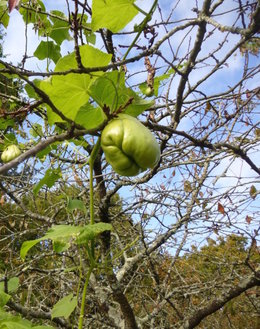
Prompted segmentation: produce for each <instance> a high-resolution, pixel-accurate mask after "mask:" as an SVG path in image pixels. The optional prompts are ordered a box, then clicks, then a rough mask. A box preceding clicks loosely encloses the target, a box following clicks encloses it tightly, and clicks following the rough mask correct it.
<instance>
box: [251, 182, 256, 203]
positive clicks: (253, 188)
mask: <svg viewBox="0 0 260 329" xmlns="http://www.w3.org/2000/svg"><path fill="white" fill-rule="evenodd" d="M249 194H250V196H251V198H252V199H253V200H254V199H255V198H256V194H257V189H256V187H255V186H254V185H252V186H251V187H250V191H249Z"/></svg>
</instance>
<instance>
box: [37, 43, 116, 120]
mask: <svg viewBox="0 0 260 329" xmlns="http://www.w3.org/2000/svg"><path fill="white" fill-rule="evenodd" d="M80 54H81V60H82V64H83V65H84V66H86V67H95V66H105V65H107V64H108V63H109V62H110V60H111V55H110V54H105V53H103V52H102V51H100V50H98V49H96V48H93V47H91V46H89V45H85V46H82V47H80ZM76 68H77V62H76V58H75V53H74V52H73V53H72V54H69V55H67V56H64V57H63V58H61V59H60V60H59V61H58V63H57V65H56V67H55V72H62V71H67V70H70V69H76ZM98 74H102V73H98ZM94 79H95V77H94V76H90V75H89V74H75V73H70V74H67V75H65V76H59V75H58V76H53V78H52V79H51V80H50V79H46V80H43V81H42V82H41V85H40V88H41V89H42V90H43V91H44V92H45V93H46V94H47V95H48V96H49V97H50V99H51V101H52V102H53V103H54V105H55V106H56V107H57V108H58V109H59V110H60V111H61V112H62V113H63V114H64V115H65V116H66V117H67V118H70V119H72V120H74V119H75V118H76V116H77V112H78V111H79V109H80V107H81V106H83V105H85V104H86V103H87V101H88V99H89V94H88V86H89V84H90V82H91V81H93V80H94ZM47 113H48V118H49V120H51V122H62V121H63V120H62V119H61V118H59V117H58V116H57V114H54V116H52V115H51V113H52V111H51V110H50V109H49V110H48V112H47Z"/></svg>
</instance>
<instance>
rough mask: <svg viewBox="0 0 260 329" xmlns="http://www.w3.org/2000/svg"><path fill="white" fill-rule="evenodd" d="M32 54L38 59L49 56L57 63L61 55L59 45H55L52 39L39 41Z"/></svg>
mask: <svg viewBox="0 0 260 329" xmlns="http://www.w3.org/2000/svg"><path fill="white" fill-rule="evenodd" d="M33 55H34V56H35V57H37V58H39V59H40V60H43V59H45V58H49V59H52V60H53V62H54V63H57V61H58V60H59V58H60V57H61V54H60V46H58V45H56V44H55V43H54V42H53V41H41V43H40V44H39V46H38V47H37V49H36V50H35V52H34V54H33Z"/></svg>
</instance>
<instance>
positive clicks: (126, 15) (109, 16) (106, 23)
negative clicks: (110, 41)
mask: <svg viewBox="0 0 260 329" xmlns="http://www.w3.org/2000/svg"><path fill="white" fill-rule="evenodd" d="M133 3H134V1H133V0H93V1H92V22H91V27H92V30H93V31H96V30H98V29H100V28H107V29H109V30H110V31H112V32H118V31H120V30H122V29H123V28H124V27H125V26H126V25H127V24H128V23H129V22H130V21H131V20H132V19H133V18H134V17H135V16H136V15H137V14H138V10H137V9H136V8H135V7H134V6H133Z"/></svg>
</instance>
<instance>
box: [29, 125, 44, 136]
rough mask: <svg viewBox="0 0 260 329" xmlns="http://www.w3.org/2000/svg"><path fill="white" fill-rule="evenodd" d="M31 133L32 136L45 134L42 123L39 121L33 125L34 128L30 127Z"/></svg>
mask: <svg viewBox="0 0 260 329" xmlns="http://www.w3.org/2000/svg"><path fill="white" fill-rule="evenodd" d="M30 134H31V136H32V137H35V138H36V137H39V136H41V137H42V136H43V132H42V125H40V124H39V123H34V124H33V125H32V128H31V129H30Z"/></svg>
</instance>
